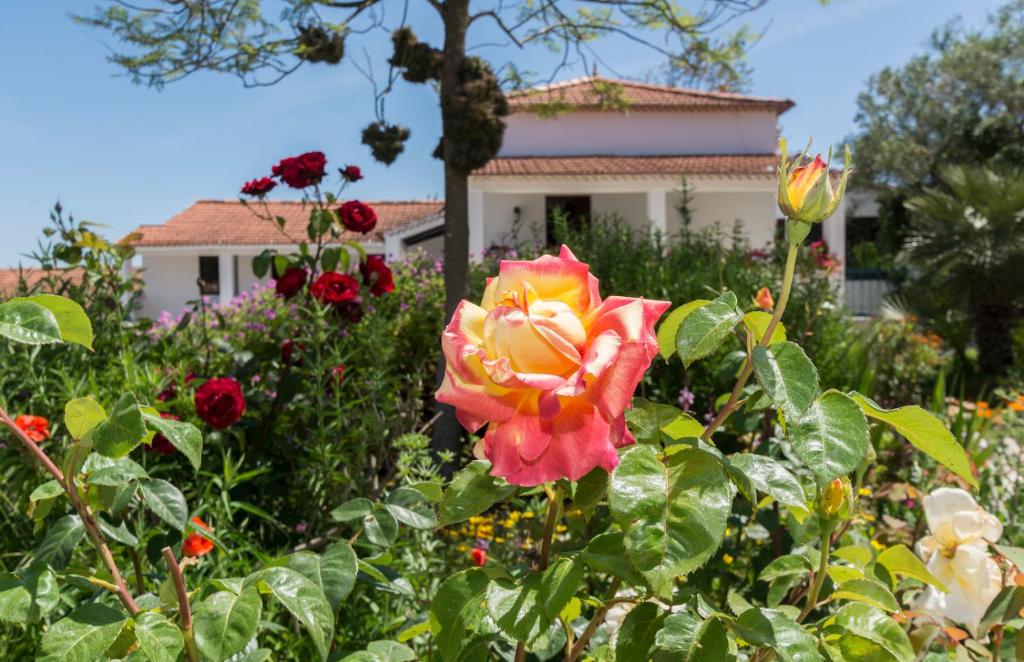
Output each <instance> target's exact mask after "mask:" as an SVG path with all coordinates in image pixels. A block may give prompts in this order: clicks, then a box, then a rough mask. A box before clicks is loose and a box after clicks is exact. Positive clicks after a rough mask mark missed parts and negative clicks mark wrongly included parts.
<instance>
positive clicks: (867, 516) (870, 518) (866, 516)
mask: <svg viewBox="0 0 1024 662" xmlns="http://www.w3.org/2000/svg"><path fill="white" fill-rule="evenodd" d="M876 519H878V518H876V517H875V516H874V515H872V514H871V513H864V521H865V522H874V521H875V520H876Z"/></svg>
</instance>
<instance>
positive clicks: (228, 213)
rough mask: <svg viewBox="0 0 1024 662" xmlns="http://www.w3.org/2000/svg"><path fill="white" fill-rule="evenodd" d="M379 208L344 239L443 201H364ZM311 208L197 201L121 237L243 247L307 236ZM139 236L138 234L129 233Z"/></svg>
mask: <svg viewBox="0 0 1024 662" xmlns="http://www.w3.org/2000/svg"><path fill="white" fill-rule="evenodd" d="M366 204H368V205H370V206H371V207H373V209H374V211H376V212H377V227H376V228H374V230H373V232H371V233H369V234H368V235H362V234H353V233H351V232H346V233H344V234H343V235H342V236H341V240H342V241H348V240H359V241H372V242H382V241H384V234H385V233H387V232H390V231H392V230H396V229H398V228H401V227H404V226H406V225H409V224H411V223H415V222H417V221H420V220H423V219H425V218H428V217H430V216H434V215H436V214H438V213H440V212H441V211H442V210H443V208H444V202H441V201H436V200H430V201H418V202H367V203H366ZM253 209H257V210H259V211H260V212H261V213H266V211H269V213H270V215H271V216H281V217H283V218H284V219H285V226H284V231H285V233H287V235H286V234H282V233H281V232H280V231H279V230H278V229H277V226H276V225H275V224H274V222H273V221H270V220H265V219H262V218H258V217H257V216H256V214H254V213H253ZM309 211H310V206H309V205H308V204H307V205H303V204H302V203H301V202H289V201H274V202H268V203H267V209H264V208H263V207H262V206H261V205H257V204H253V205H252V209H250V208H247V207H246V206H245V205H243V204H242V203H241V202H239V201H238V200H199V201H197V202H196V203H195V204H193V205H192V206H191V207H189V208H188V209H186V210H185V211H183V212H181V213H179V214H176V215H175V216H173V217H171V219H170V220H168V221H167V222H166V223H163V224H162V225H143V226H141V227H140V228H139V229H137V230H136V231H135V232H134V233H132V234H131V235H128V237H125V240H126V241H128V242H129V243H130V244H132V245H133V246H212V245H225V246H246V245H272V244H289V243H293V242H296V243H297V242H299V241H302V240H304V239H305V238H306V224H307V223H308V222H309ZM133 235H137V236H133Z"/></svg>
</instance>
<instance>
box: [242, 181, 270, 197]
mask: <svg viewBox="0 0 1024 662" xmlns="http://www.w3.org/2000/svg"><path fill="white" fill-rule="evenodd" d="M275 186H277V182H275V181H274V180H273V179H271V178H270V177H260V178H259V179H253V180H250V181H248V182H246V183H245V186H243V187H242V195H251V196H253V197H256V198H262V197H263V196H265V195H266V194H267V193H270V192H271V191H273V190H274V187H275Z"/></svg>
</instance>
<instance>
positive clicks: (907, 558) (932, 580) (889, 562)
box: [876, 545, 949, 593]
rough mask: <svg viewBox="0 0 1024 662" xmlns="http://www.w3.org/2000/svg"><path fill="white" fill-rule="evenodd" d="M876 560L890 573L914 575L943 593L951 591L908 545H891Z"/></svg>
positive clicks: (894, 574)
mask: <svg viewBox="0 0 1024 662" xmlns="http://www.w3.org/2000/svg"><path fill="white" fill-rule="evenodd" d="M876 562H877V563H878V564H879V565H881V566H882V567H883V568H885V569H886V570H888V571H889V574H890V575H893V576H897V575H903V576H905V577H913V578H914V579H917V580H919V581H922V582H924V583H925V584H930V585H932V586H934V587H935V588H937V589H939V590H940V591H942V592H943V593H948V592H949V588H947V587H946V585H945V584H943V583H942V582H941V581H940V580H939V578H938V577H936V576H935V575H933V574H932V573H931V572H929V571H928V567H927V566H926V565H925V564H924V563H923V562H922V561H921V559H919V558H918V557H917V554H915V553H914V552H912V551H910V549H909V548H907V546H906V545H893V546H892V547H889V548H888V549H886V550H884V551H883V552H882V553H881V554H879V555H878V559H877V561H876Z"/></svg>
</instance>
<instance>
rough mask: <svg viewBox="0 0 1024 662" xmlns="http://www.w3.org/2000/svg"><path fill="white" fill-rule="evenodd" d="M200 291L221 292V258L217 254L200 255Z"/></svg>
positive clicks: (205, 292)
mask: <svg viewBox="0 0 1024 662" xmlns="http://www.w3.org/2000/svg"><path fill="white" fill-rule="evenodd" d="M199 280H200V281H201V284H200V286H199V291H200V293H202V294H220V258H218V257H217V256H216V255H200V256H199Z"/></svg>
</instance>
